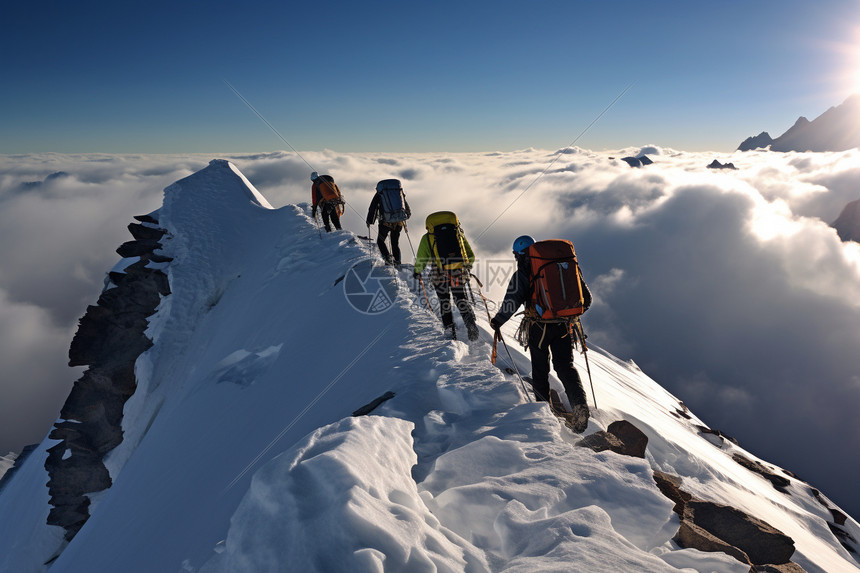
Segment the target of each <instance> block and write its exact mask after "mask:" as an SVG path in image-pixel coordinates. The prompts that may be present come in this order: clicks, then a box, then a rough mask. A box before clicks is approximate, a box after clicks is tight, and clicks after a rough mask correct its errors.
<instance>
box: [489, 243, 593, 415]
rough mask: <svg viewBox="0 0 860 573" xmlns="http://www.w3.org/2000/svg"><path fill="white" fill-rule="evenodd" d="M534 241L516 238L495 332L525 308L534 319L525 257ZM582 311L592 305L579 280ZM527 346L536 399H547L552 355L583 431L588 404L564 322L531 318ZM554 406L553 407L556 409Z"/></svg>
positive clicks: (527, 313) (497, 313) (553, 362)
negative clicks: (511, 272) (514, 262)
mask: <svg viewBox="0 0 860 573" xmlns="http://www.w3.org/2000/svg"><path fill="white" fill-rule="evenodd" d="M534 242H535V241H534V239H532V238H531V237H529V236H528V235H523V236H522V237H518V238H517V239H516V241H514V256H515V257H516V260H517V271H516V272H515V273H514V276H512V277H511V281H510V283H509V284H508V291H507V293H506V294H505V299H504V301H502V304H501V306H500V307H499V310H498V312H496V316H494V317H493V318H492V320H491V321H490V326H491V327H492V328H493V330H495V331H498V330H499V329H500V328H501V327H502V325H503V324H504V323H506V322H507V321H508V320H509V319H510V318H511V317H512V316H513V315H514V313H515V312H516V311H517V309H518V308H519V307H520V306H522V305H524V304H525V305H526V316H527V317H528V316H529V315H530V314H531V316H532V317H534V316H536V314H537V313H536V312H531V313H530V312H529V310H531V311H534V309H533V308H532V309H529V307H530V304H529V303H530V301H531V294H532V284H531V269H530V266H531V262H530V261H529V257H528V254H527V253H528V248H529V246H531V245H532V244H534ZM582 294H583V299H584V300H583V308H584V309H585V310H588V307H590V306H591V302H592V296H591V291H590V290H589V289H588V285H586V284H585V281H584V280H583V281H582ZM523 320H527V318H524V319H523ZM528 347H529V354H530V355H531V360H532V386H533V388H534V392H535V398H536V399H537V400H539V401H546V402H548V401H549V400H550V386H549V363H550V356H552V365H553V367H554V368H555V372H556V374H557V375H558V378H559V380H561V383H562V385H563V386H564V391H565V394H567V399H568V400H569V401H570V406H571V409H572V411H573V414H574V417H575V418H576V419H577V425H578V426H579V427H581V430H578V431H584V430H585V428H586V426H587V425H588V405H587V404H586V397H585V391H584V390H583V388H582V379H581V378H580V376H579V372H578V371H577V370H576V367H575V366H574V365H573V341H572V337H571V335H570V327H569V325H568V324H567V323H565V322H544V321H541V319H540V318H531V319H530V324H529V325H528ZM555 406H556V405H554V407H555Z"/></svg>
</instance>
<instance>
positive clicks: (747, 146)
mask: <svg viewBox="0 0 860 573" xmlns="http://www.w3.org/2000/svg"><path fill="white" fill-rule="evenodd" d="M771 143H773V138H772V137H771V136H770V134H769V133H768V132H766V131H762V132H761V133H759V134H758V135H755V136H752V137H747V138H746V139H744V140H743V142H742V143H741V144H740V145H739V146H738V151H752V150H753V149H762V148H765V147H767V146H768V145H770V144H771Z"/></svg>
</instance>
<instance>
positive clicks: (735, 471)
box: [0, 161, 860, 573]
mask: <svg viewBox="0 0 860 573" xmlns="http://www.w3.org/2000/svg"><path fill="white" fill-rule="evenodd" d="M257 195H258V194H255V192H254V191H253V188H252V187H250V186H249V185H248V184H247V182H246V180H244V178H242V177H241V176H240V175H239V174H237V172H236V170H235V168H234V167H232V166H231V165H230V164H229V163H227V162H220V161H216V162H213V163H211V164H210V165H209V167H207V168H205V169H204V170H202V171H200V172H198V173H196V174H194V175H192V176H190V177H188V178H186V179H183V180H181V181H179V182H177V183H176V184H175V185H172V186H170V187H168V189H167V190H166V192H165V202H164V206H163V207H162V209H160V210H159V211H158V212H157V217H158V221H159V225H160V226H162V227H163V228H165V229H166V230H167V231H168V236H167V238H166V240H165V241H164V244H163V249H162V250H161V251H160V253H162V254H163V255H164V256H165V257H169V258H172V259H173V260H172V261H171V262H170V263H168V264H166V265H164V271H165V272H166V273H167V275H168V277H169V280H170V287H171V294H170V295H169V296H166V297H164V298H163V299H162V302H161V305H160V306H159V309H158V312H157V313H156V314H155V315H154V316H153V317H152V318H151V320H150V324H149V329H148V331H147V332H148V334H149V336H150V337H151V338H152V340H153V342H154V346H153V347H152V348H151V349H149V350H148V351H147V352H146V353H144V354H143V355H142V356H141V358H140V359H138V362H137V364H136V368H135V374H136V377H137V382H138V388H137V391H136V392H135V394H134V396H133V397H132V398H131V399H130V400H129V401H128V402H127V403H126V408H125V412H124V418H123V430H124V434H125V439H124V441H123V443H122V444H121V445H120V446H119V447H118V448H117V449H116V450H114V451H113V452H112V453H111V454H110V456H109V457H108V459H107V464H108V467H109V468H110V470H111V476H112V478H113V481H114V483H113V485H112V486H111V488H110V489H108V490H107V491H106V492H105V493H104V494H103V495H102V496H101V497H100V499H99V500H98V503H97V504H95V510H94V511H93V515H92V517H91V519H90V520H89V521H88V522H87V523H86V525H85V526H84V527H83V528H82V529H81V531H80V533H79V534H78V535H77V537H75V538H74V540H73V541H72V542H71V544H70V545H69V546H68V547H67V548H66V549H65V551H63V553H62V554H61V555H60V556H59V558H58V559H57V560H56V561H55V562H54V563H53V565H52V566H51V568H50V570H51V571H68V572H71V571H111V570H122V571H179V570H185V571H207V572H210V573H211V572H213V571H265V570H273V571H275V570H302V571H536V570H541V571H552V570H570V569H571V568H575V569H576V570H581V571H613V572H616V571H678V570H684V571H691V570H692V571H702V572H710V571H738V572H740V571H744V572H746V571H749V569H750V567H749V565H746V564H743V563H741V562H740V561H738V560H737V559H735V558H734V557H730V556H729V555H727V554H725V553H703V552H700V551H697V550H694V549H681V548H679V547H678V545H677V544H675V543H674V542H673V541H672V538H673V537H674V536H675V534H676V533H677V531H678V527H679V521H678V517H677V516H676V515H675V514H674V513H673V511H672V507H673V502H672V501H670V500H669V499H668V498H667V497H665V496H664V495H663V493H661V491H660V490H659V489H658V487H657V485H656V483H655V481H654V472H655V471H661V472H665V473H668V474H672V475H675V476H678V477H680V478H681V489H683V490H684V491H686V492H688V493H690V494H692V495H693V496H695V497H697V498H700V499H704V500H708V501H713V502H718V503H723V504H730V505H732V506H734V507H737V508H739V509H741V510H743V511H745V512H747V513H749V514H751V515H754V516H756V517H758V518H760V519H763V520H765V521H766V522H767V523H769V524H771V525H772V526H774V527H776V528H778V529H779V530H780V531H782V532H784V533H785V534H787V535H789V536H790V537H791V538H792V539H793V540H794V543H795V546H796V552H795V554H794V555H793V557H792V560H793V561H794V562H795V563H798V564H800V565H801V566H802V567H803V568H804V569H806V570H807V571H815V572H818V571H827V572H831V571H857V570H858V567H857V563H856V561H854V559H853V557H852V556H851V555H850V554H849V553H848V551H847V550H846V549H845V548H844V547H843V545H842V544H841V543H840V540H839V539H838V538H837V537H836V536H835V535H834V533H833V532H832V530H831V529H832V528H831V527H830V525H828V524H829V523H832V521H833V520H834V514H833V513H832V512H831V511H830V510H828V508H827V507H825V505H824V504H823V503H822V500H823V502H824V503H827V501H826V498H823V497H822V496H821V495H820V494H818V496H816V494H815V493H814V492H813V491H812V490H811V489H810V487H809V486H808V485H807V484H805V483H803V482H802V481H799V480H797V479H796V478H794V477H792V476H790V475H788V474H786V473H785V472H782V471H781V470H779V468H774V467H772V466H770V465H769V464H766V463H764V462H761V460H759V459H758V458H756V457H755V456H752V454H750V453H748V452H745V451H744V450H743V449H742V448H741V447H740V446H738V445H735V444H734V443H732V442H731V441H729V440H726V439H724V438H723V437H721V436H720V435H719V434H716V433H713V432H703V431H702V429H703V428H705V424H704V423H703V422H702V421H701V420H699V419H697V418H696V417H695V415H694V414H693V413H691V412H688V411H686V410H685V408H684V407H683V405H682V404H681V403H680V402H679V401H678V400H677V399H676V398H675V397H674V396H672V395H671V394H669V393H668V392H666V391H665V390H663V389H662V388H661V387H660V386H659V385H658V384H657V383H656V382H655V381H653V380H651V379H650V378H648V377H647V376H646V375H645V374H644V373H642V372H641V371H640V370H639V369H638V368H637V367H636V366H635V365H633V364H631V363H628V362H625V361H622V360H618V359H616V358H614V357H612V356H611V355H610V354H609V353H606V352H604V351H601V350H599V349H593V350H592V352H591V353H590V355H589V358H590V360H591V370H592V373H593V375H594V387H595V393H596V397H597V402H598V406H599V408H598V409H597V410H596V411H595V413H594V417H593V419H592V422H591V424H590V426H589V428H588V430H587V431H586V434H589V435H591V434H594V433H595V432H598V431H600V430H603V429H605V428H607V427H608V426H609V424H610V423H611V422H613V421H615V420H619V419H624V420H627V421H629V422H632V423H633V424H634V425H635V426H637V427H638V428H639V429H640V430H642V431H643V432H644V433H645V435H646V436H647V437H648V446H647V449H646V453H645V458H641V459H640V458H632V457H628V456H621V455H618V454H615V453H612V452H608V451H606V452H600V453H595V452H593V451H591V450H590V449H587V448H582V447H576V446H575V444H576V443H577V442H578V441H579V440H580V436H578V435H575V434H573V433H571V432H570V431H569V430H567V429H566V428H564V427H562V426H561V425H560V424H559V422H558V421H557V420H556V418H555V417H554V416H552V414H550V413H549V411H548V409H547V408H546V407H545V406H544V405H541V404H535V403H532V402H531V401H529V399H528V398H527V397H526V396H525V395H524V394H523V393H522V391H521V390H520V387H519V383H518V381H517V380H516V378H515V377H513V376H509V375H507V374H505V373H504V372H503V371H501V370H499V369H498V368H496V367H495V366H493V365H492V364H490V362H489V359H488V356H489V341H490V340H491V336H490V332H489V329H488V327H487V325H486V323H485V321H486V314H485V313H484V314H483V315H482V313H481V312H478V313H477V314H478V316H479V319H481V328H482V334H481V340H480V341H479V342H477V343H474V344H472V345H468V344H465V343H463V342H452V341H446V340H443V339H442V337H441V333H440V327H439V322H438V318H437V317H436V316H435V315H433V314H431V313H430V312H428V311H427V310H426V308H423V307H422V306H420V304H416V303H415V298H414V296H413V293H412V291H411V289H412V288H413V287H412V285H411V284H410V283H409V282H408V281H407V280H406V279H407V277H406V276H402V277H400V278H399V280H400V282H399V297H398V299H397V301H396V304H395V305H394V306H393V307H392V308H390V309H389V310H388V311H386V312H385V313H382V314H375V315H368V314H361V313H359V312H357V311H356V310H355V309H353V308H352V307H351V305H350V304H349V302H348V300H347V298H346V297H345V296H344V292H343V290H342V282H340V281H339V279H340V278H341V277H343V276H344V273H345V272H346V271H347V269H348V268H349V267H350V266H351V265H352V264H353V263H355V262H356V261H359V260H362V259H363V258H366V257H368V256H372V255H373V251H372V250H371V248H370V246H369V245H367V244H366V243H364V242H362V241H361V240H359V239H357V238H356V237H355V236H354V235H352V234H351V233H349V232H345V231H344V232H334V233H331V234H326V235H323V236H322V237H320V235H319V234H318V231H317V229H316V228H315V227H314V226H313V224H312V222H311V220H310V219H309V218H308V212H309V209H308V208H307V205H296V206H287V207H284V208H281V209H271V208H270V207H267V203H265V199H262V197H261V196H260V197H258V196H257ZM260 199H262V200H260ZM479 310H480V309H479ZM508 326H509V327H510V328H511V329H514V328H515V327H516V325H508ZM586 327H587V317H586ZM506 332H508V334H510V331H506ZM508 339H509V340H510V339H512V337H511V336H508ZM511 351H512V352H513V353H514V358H515V360H516V362H517V367H518V368H519V369H520V370H521V371H528V369H529V363H528V360H527V358H526V357H525V355H524V354H522V353H521V352H519V351H518V349H516V348H513V347H511ZM577 364H578V366H580V367H581V366H583V364H582V362H581V358H580V357H577ZM387 391H392V392H394V393H395V396H394V398H392V399H390V400H388V401H387V402H385V403H384V404H382V405H381V406H380V407H378V408H377V409H376V410H375V411H374V412H373V414H372V415H371V416H368V417H363V418H352V417H351V416H350V414H351V413H352V412H353V411H354V410H356V409H357V408H358V407H359V406H361V405H363V404H366V403H368V402H370V401H371V400H373V399H374V398H376V397H378V396H380V395H382V394H383V393H385V392H387ZM726 430H728V431H730V428H727V429H726ZM46 447H48V444H43V446H42V449H41V451H42V453H43V454H44V448H46ZM38 454H39V452H38V451H37V452H36V453H35V454H34V455H33V456H31V459H30V461H28V463H27V464H25V465H24V467H23V468H22V470H21V472H19V474H18V476H16V479H15V480H14V481H12V482H11V483H10V484H9V485H10V487H9V488H7V491H5V492H4V494H3V495H2V496H0V515H4V516H10V519H8V520H5V521H4V520H0V556H2V557H0V570H3V571H5V570H7V569H8V570H10V571H44V570H45V567H44V565H42V564H43V563H44V561H45V560H46V559H47V558H48V557H49V556H50V552H47V554H46V552H45V551H46V549H48V548H50V547H51V543H52V540H53V539H55V537H56V534H55V532H53V531H51V530H50V529H49V528H47V527H46V526H44V516H43V515H41V513H40V512H41V509H39V510H34V509H33V508H36V507H41V505H43V504H44V501H43V500H42V498H41V496H42V495H43V494H40V493H39V487H42V486H40V485H38V484H39V482H40V480H41V483H44V472H43V471H41V468H40V464H41V461H42V460H43V459H44V458H43V457H41V456H39V455H38ZM737 454H741V455H743V456H744V457H745V458H746V459H748V460H750V461H751V462H753V465H754V463H755V462H760V463H762V465H763V466H764V467H766V468H767V469H769V470H770V471H772V472H774V473H775V474H778V475H779V476H780V477H783V478H784V479H785V482H786V484H785V485H784V486H782V488H781V489H777V488H776V487H774V485H773V484H772V483H771V482H770V481H768V480H767V479H765V478H764V477H763V476H762V475H760V474H757V473H754V472H753V471H751V470H750V469H749V467H745V466H744V465H741V464H740V463H738V462H737V461H736V459H735V456H736V455H737ZM40 458H41V459H40ZM33 460H36V461H35V462H34V461H33ZM22 478H23V479H22ZM34 484H36V485H34ZM21 499H24V500H27V501H26V507H25V502H20V503H19V502H17V500H21ZM34 500H35V501H34ZM130 516H131V517H130ZM13 520H14V521H16V522H17V524H18V527H10V526H9V525H8V524H9V523H10V521H13ZM842 527H843V528H844V530H845V531H846V533H847V534H848V535H851V536H853V537H854V538H855V539H856V538H857V535H859V534H860V528H858V525H857V523H856V522H855V521H854V520H853V519H851V518H846V520H845V522H844V524H843V525H842ZM24 532H26V534H25V533H24ZM33 532H36V533H35V534H33ZM10 548H14V549H15V551H10V550H9V549H10Z"/></svg>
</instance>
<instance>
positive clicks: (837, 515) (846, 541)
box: [810, 487, 860, 555]
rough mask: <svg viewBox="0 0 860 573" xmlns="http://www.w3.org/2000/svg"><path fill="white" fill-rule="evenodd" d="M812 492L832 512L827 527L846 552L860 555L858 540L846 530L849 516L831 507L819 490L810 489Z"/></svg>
mask: <svg viewBox="0 0 860 573" xmlns="http://www.w3.org/2000/svg"><path fill="white" fill-rule="evenodd" d="M810 492H811V493H812V496H813V497H814V498H815V499H816V500H817V501H818V503H820V504H821V505H823V506H824V507H825V508H827V510H828V511H829V512H830V515H831V517H832V520H828V521H827V527H828V528H829V529H830V532H831V533H832V534H833V535H834V536H835V537H836V539H837V540H838V541H839V544H840V545H842V547H844V548H845V550H846V551H848V552H849V553H851V554H852V555H860V544H858V543H857V540H856V539H854V536H853V535H851V533H849V532H848V530H847V529H846V528H845V522H846V521H847V520H848V516H847V515H845V514H844V513H843V512H842V511H840V510H839V509H838V508H836V507H834V506H832V505H830V503H829V502H828V501H827V499H826V498H825V497H824V496H823V495H821V492H820V491H818V490H817V489H815V488H814V487H813V488H810Z"/></svg>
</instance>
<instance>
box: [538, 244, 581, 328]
mask: <svg viewBox="0 0 860 573" xmlns="http://www.w3.org/2000/svg"><path fill="white" fill-rule="evenodd" d="M528 254H529V260H530V264H531V286H532V296H531V305H532V306H533V307H534V308H535V310H536V311H537V314H538V316H539V317H540V318H543V319H559V318H562V319H563V318H573V317H575V316H579V315H580V314H582V313H583V312H585V309H584V308H583V305H584V303H585V299H584V295H583V292H582V275H581V274H580V271H579V264H578V263H577V261H576V251H575V250H574V248H573V243H571V242H570V241H565V240H562V239H551V240H548V241H538V242H537V243H534V244H533V245H531V246H530V247H529V249H528Z"/></svg>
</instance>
